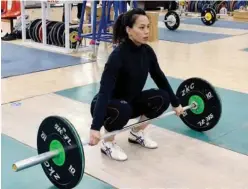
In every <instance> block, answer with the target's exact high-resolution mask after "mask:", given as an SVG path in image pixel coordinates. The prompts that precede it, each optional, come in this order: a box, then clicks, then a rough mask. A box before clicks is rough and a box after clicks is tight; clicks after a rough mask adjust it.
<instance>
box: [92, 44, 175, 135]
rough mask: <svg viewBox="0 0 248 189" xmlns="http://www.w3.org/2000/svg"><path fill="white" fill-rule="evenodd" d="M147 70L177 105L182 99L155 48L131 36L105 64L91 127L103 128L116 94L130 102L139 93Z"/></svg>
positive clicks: (143, 84)
mask: <svg viewBox="0 0 248 189" xmlns="http://www.w3.org/2000/svg"><path fill="white" fill-rule="evenodd" d="M148 74H150V76H151V78H152V79H153V80H154V82H155V83H156V85H157V87H158V88H159V89H163V90H165V91H167V92H168V93H169V96H170V101H171V105H172V106H173V107H177V106H178V105H179V100H178V98H177V97H176V95H175V94H174V92H173V90H172V88H171V86H170V84H169V82H168V80H167V78H166V76H165V75H164V73H163V72H162V71H161V69H160V67H159V64H158V61H157V57H156V54H155V52H154V51H153V49H152V48H151V47H150V46H149V45H147V44H143V45H140V46H137V45H135V43H133V41H131V40H130V39H129V40H127V41H125V42H124V43H122V44H120V45H119V46H118V47H117V48H116V49H114V50H113V51H112V53H111V54H110V56H109V58H108V61H107V63H106V64H105V68H104V71H103V74H102V77H101V81H100V90H99V93H98V99H97V102H96V105H95V109H94V113H93V121H92V125H91V129H93V130H100V129H101V127H102V125H103V122H104V118H105V115H106V110H107V106H108V102H109V100H111V99H113V98H115V99H122V100H125V101H127V102H131V101H132V100H133V99H134V98H135V97H137V95H139V94H140V92H142V90H143V87H144V86H145V83H146V80H147V77H148Z"/></svg>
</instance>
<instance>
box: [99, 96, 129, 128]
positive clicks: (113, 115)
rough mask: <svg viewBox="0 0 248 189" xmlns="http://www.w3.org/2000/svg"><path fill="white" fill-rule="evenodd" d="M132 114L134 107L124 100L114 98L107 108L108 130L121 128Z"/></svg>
mask: <svg viewBox="0 0 248 189" xmlns="http://www.w3.org/2000/svg"><path fill="white" fill-rule="evenodd" d="M131 115H132V108H131V106H130V105H129V104H128V103H127V102H126V101H122V100H112V101H111V103H110V104H109V105H108V108H107V116H106V119H105V122H104V127H105V129H106V130H107V131H108V132H111V131H115V130H121V129H122V128H123V127H124V126H125V125H126V124H127V123H128V121H129V119H130V118H131Z"/></svg>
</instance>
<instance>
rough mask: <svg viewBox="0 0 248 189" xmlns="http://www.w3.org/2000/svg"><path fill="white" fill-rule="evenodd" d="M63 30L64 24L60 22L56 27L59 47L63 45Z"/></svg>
mask: <svg viewBox="0 0 248 189" xmlns="http://www.w3.org/2000/svg"><path fill="white" fill-rule="evenodd" d="M64 31H65V24H64V23H62V24H61V25H60V26H59V28H58V32H57V41H58V44H59V46H60V47H63V46H64V45H63V32H64Z"/></svg>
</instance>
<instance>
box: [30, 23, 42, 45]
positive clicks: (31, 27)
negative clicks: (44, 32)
mask: <svg viewBox="0 0 248 189" xmlns="http://www.w3.org/2000/svg"><path fill="white" fill-rule="evenodd" d="M39 21H41V19H35V20H33V21H32V23H31V24H30V27H29V36H30V39H31V40H33V41H34V36H33V30H34V28H35V25H36V24H37V22H39Z"/></svg>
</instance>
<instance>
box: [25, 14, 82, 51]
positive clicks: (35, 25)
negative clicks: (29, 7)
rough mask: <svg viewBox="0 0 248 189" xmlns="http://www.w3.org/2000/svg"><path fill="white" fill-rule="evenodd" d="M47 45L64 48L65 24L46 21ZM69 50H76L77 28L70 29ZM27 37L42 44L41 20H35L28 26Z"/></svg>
mask: <svg viewBox="0 0 248 189" xmlns="http://www.w3.org/2000/svg"><path fill="white" fill-rule="evenodd" d="M46 30H47V44H49V45H53V46H58V47H65V24H64V23H63V22H58V21H49V20H47V21H46ZM69 33H70V34H69V35H70V36H69V40H70V48H76V45H77V39H76V37H77V34H78V28H70V31H69ZM29 35H30V38H31V40H32V41H35V42H38V43H42V35H43V34H42V20H41V19H35V20H33V21H32V23H31V24H30V28H29Z"/></svg>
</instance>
